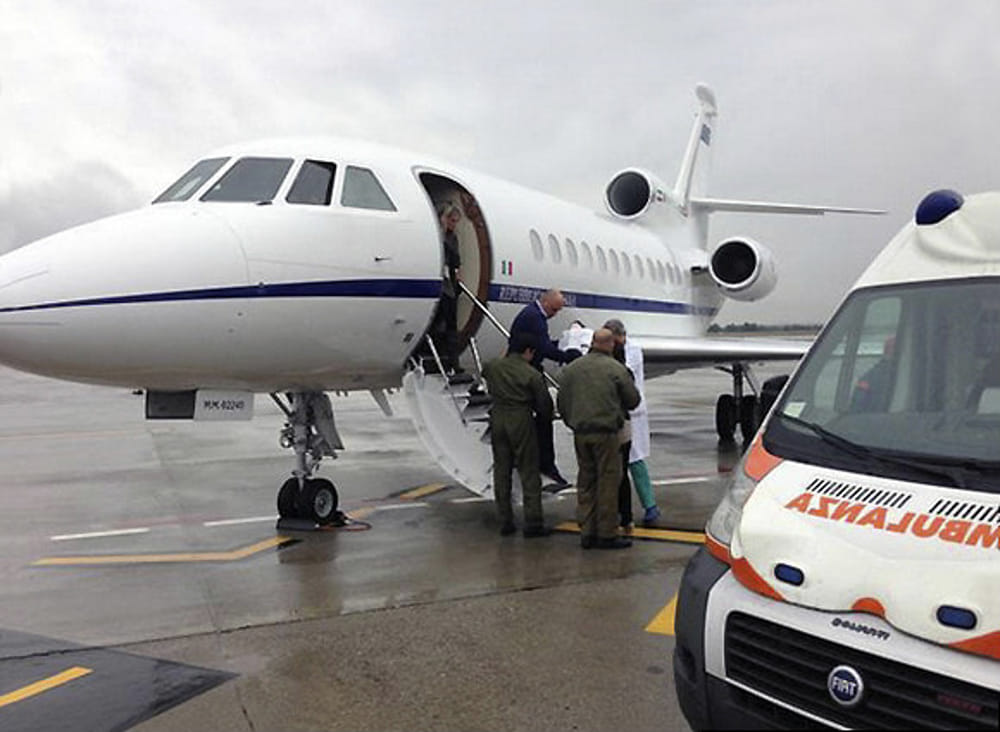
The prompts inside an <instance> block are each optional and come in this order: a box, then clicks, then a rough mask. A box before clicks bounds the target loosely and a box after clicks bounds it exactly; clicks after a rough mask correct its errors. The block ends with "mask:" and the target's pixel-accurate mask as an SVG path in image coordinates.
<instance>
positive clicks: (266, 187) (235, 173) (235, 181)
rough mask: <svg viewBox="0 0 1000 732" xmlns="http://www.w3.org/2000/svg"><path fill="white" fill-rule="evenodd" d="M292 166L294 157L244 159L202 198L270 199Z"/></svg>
mask: <svg viewBox="0 0 1000 732" xmlns="http://www.w3.org/2000/svg"><path fill="white" fill-rule="evenodd" d="M291 167H292V160H291V158H241V159H240V160H237V161H236V163H235V164H234V165H233V167H231V168H230V169H229V170H228V171H226V174H225V175H223V176H222V177H221V178H220V179H219V180H218V181H217V182H216V183H215V185H213V186H212V187H211V188H209V189H208V193H206V194H205V195H204V196H202V197H201V200H202V201H242V202H246V203H261V202H264V201H270V200H271V199H273V198H274V194H275V193H277V192H278V188H280V187H281V182H282V181H283V180H284V179H285V176H286V175H287V174H288V170H289V168H291Z"/></svg>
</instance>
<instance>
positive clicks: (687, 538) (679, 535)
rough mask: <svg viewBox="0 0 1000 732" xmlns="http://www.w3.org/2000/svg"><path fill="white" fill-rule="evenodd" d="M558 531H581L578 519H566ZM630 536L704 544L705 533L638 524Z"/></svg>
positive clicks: (558, 527)
mask: <svg viewBox="0 0 1000 732" xmlns="http://www.w3.org/2000/svg"><path fill="white" fill-rule="evenodd" d="M555 530H556V531H571V532H574V533H577V534H578V533H580V527H579V526H578V525H577V523H576V521H566V522H564V523H561V524H558V525H557V526H556V527H555ZM630 536H633V537H635V538H637V539H656V540H657V541H679V542H683V543H685V544H704V543H705V534H704V533H703V532H701V531H678V530H676V529H646V528H642V527H639V526H637V527H636V528H634V529H632V533H631V534H630Z"/></svg>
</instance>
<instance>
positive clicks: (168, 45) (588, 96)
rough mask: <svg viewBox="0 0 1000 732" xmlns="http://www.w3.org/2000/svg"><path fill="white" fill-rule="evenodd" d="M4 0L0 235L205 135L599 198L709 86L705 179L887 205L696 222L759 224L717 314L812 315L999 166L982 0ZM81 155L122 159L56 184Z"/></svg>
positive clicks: (684, 131)
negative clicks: (764, 290)
mask: <svg viewBox="0 0 1000 732" xmlns="http://www.w3.org/2000/svg"><path fill="white" fill-rule="evenodd" d="M0 13H2V17H4V24H3V26H2V27H0V111H2V114H0V176H3V177H4V179H5V180H6V181H7V183H6V186H9V188H7V189H6V190H8V192H7V193H5V194H4V195H3V200H4V201H17V204H16V205H15V206H11V205H10V204H6V207H5V210H4V214H5V221H4V223H3V224H0V226H2V227H3V229H2V231H3V241H2V242H0V244H4V243H5V244H8V245H17V244H23V243H24V241H25V240H24V239H23V237H28V236H34V235H35V234H36V232H38V231H43V230H46V229H47V227H46V226H45V225H42V224H44V223H46V222H48V223H49V224H55V223H57V222H63V221H76V220H80V219H82V218H85V217H87V218H93V217H95V216H96V215H100V213H105V212H107V210H108V209H107V207H108V206H110V205H114V204H115V202H121V203H123V204H125V203H129V202H133V201H144V200H148V199H149V198H151V197H153V196H154V195H155V194H156V193H157V192H158V191H159V190H160V189H162V188H163V187H165V186H166V185H167V184H168V183H169V182H170V181H171V180H173V179H174V178H175V177H176V176H177V175H178V174H179V173H180V172H182V171H183V170H184V169H186V168H187V167H188V166H189V165H190V164H191V163H192V162H193V161H194V160H195V159H197V158H198V157H200V156H202V155H203V154H204V153H206V152H207V151H209V150H211V149H213V148H215V147H218V146H221V145H225V144H228V143H230V142H233V141H238V140H246V139H252V138H257V137H268V136H274V135H291V134H334V135H341V136H348V137H361V138H367V139H372V140H375V141H379V142H385V143H389V144H393V145H397V146H401V147H406V148H410V149H415V150H420V151H426V152H427V153H429V154H431V155H434V156H435V157H441V158H445V159H451V160H454V161H455V162H456V163H458V164H460V165H463V166H468V167H474V168H480V169H482V170H484V171H485V172H489V173H492V174H495V175H498V176H500V177H504V178H509V179H511V180H514V181H516V182H519V183H523V184H526V185H528V186H531V187H534V188H538V189H542V190H545V191H547V192H551V193H554V194H556V195H560V196H563V197H567V198H569V199H571V200H575V201H577V202H580V203H583V204H585V205H587V206H590V207H593V208H600V207H601V206H602V202H601V195H602V191H603V189H604V186H605V184H606V183H607V181H608V180H609V179H610V176H611V175H612V174H614V173H615V172H616V171H617V170H619V169H621V168H623V167H626V166H632V165H638V166H640V167H644V168H648V169H650V170H653V171H655V172H656V173H658V174H659V175H660V176H661V177H662V178H663V179H664V180H666V181H668V182H670V181H672V180H673V178H674V176H675V175H676V170H677V167H678V165H679V163H680V159H681V157H682V155H683V148H684V144H685V141H686V138H687V135H688V131H689V127H690V123H691V114H692V111H693V108H694V103H693V98H692V89H693V87H694V84H695V83H696V82H699V81H707V82H709V83H710V84H711V85H712V86H713V87H714V88H715V91H716V93H717V96H718V98H719V103H720V120H719V126H718V130H717V135H716V136H715V138H714V139H715V148H716V149H715V152H714V161H713V175H712V183H711V192H712V193H714V194H717V195H720V196H731V197H740V198H758V199H769V200H789V201H800V202H805V203H832V204H842V205H859V206H876V207H885V208H888V209H889V210H890V211H891V215H890V216H887V217H883V218H882V219H864V220H860V219H847V218H843V217H832V216H830V217H825V218H822V219H815V218H808V219H792V218H791V217H767V216H755V217H749V216H735V215H729V216H720V217H718V218H717V219H715V220H714V221H713V224H712V229H711V233H712V237H713V239H719V238H722V237H723V236H725V235H727V233H741V234H747V235H751V236H754V237H755V238H758V239H759V240H761V241H763V242H764V243H765V244H768V245H770V246H771V247H772V248H773V249H774V251H775V253H776V255H777V256H778V260H779V270H780V273H781V278H780V280H779V284H778V287H777V289H776V290H775V292H774V294H773V295H772V296H771V297H769V298H767V299H765V300H764V301H762V302H760V303H754V304H751V305H746V306H744V305H736V304H730V305H727V306H726V309H725V310H724V311H723V319H724V320H725V319H726V318H727V317H732V318H734V319H747V318H746V317H744V316H745V315H746V314H748V313H753V314H756V315H758V316H759V317H760V318H761V319H767V320H776V319H780V318H783V317H785V315H786V314H787V313H788V312H798V313H806V314H808V317H810V318H813V319H821V318H823V317H825V316H826V315H827V314H828V313H829V311H830V310H831V309H832V307H834V306H835V304H836V302H837V301H838V299H839V297H840V294H841V292H840V289H841V288H842V287H847V286H848V285H849V283H850V282H851V281H852V280H853V279H854V278H855V277H856V276H857V274H858V273H859V272H860V271H861V269H863V268H864V266H865V265H866V263H867V262H868V261H869V260H870V259H871V257H872V256H873V255H874V253H875V252H876V251H877V250H878V249H879V248H880V247H881V246H882V244H883V243H884V242H885V241H887V239H888V237H889V236H890V235H891V234H892V233H893V232H894V231H895V230H896V229H898V228H899V226H901V225H902V223H903V222H904V221H905V220H906V217H908V216H909V213H910V212H911V211H912V209H913V207H914V206H915V204H916V202H917V201H918V200H919V198H920V197H921V196H922V195H923V194H924V193H926V192H927V191H928V190H930V189H932V188H936V187H941V186H943V185H948V186H954V187H956V188H959V189H960V190H965V191H970V192H971V191H975V190H982V189H985V188H989V187H993V186H995V185H996V184H995V182H994V180H995V175H994V171H995V170H996V169H997V168H998V165H1000V159H998V158H1000V153H998V152H997V151H996V150H995V147H996V146H994V145H992V144H991V140H992V137H993V131H992V126H993V124H994V120H996V119H997V118H998V117H1000V98H998V97H997V95H994V94H992V93H990V90H991V89H993V88H995V87H996V85H997V83H998V82H1000V78H998V77H1000V46H998V45H997V44H996V43H995V42H994V39H993V37H992V30H993V29H994V28H996V27H997V25H998V21H1000V6H998V5H996V4H995V3H994V2H992V0H970V1H969V2H967V3H963V4H962V5H960V6H956V5H954V4H953V3H951V2H944V0H914V2H911V3H909V4H907V5H906V6H905V7H904V6H900V5H897V4H891V3H875V4H872V3H870V2H862V1H861V0H845V2H841V3H828V2H820V1H818V0H816V1H812V0H770V1H769V2H767V3H734V2H725V1H723V0H714V1H712V0H709V1H708V2H702V3H697V4H691V3H688V4H680V3H667V4H665V3H662V2H653V1H649V2H629V3H618V4H609V3H607V2H603V1H601V0H581V2H578V3H574V4H573V5H572V6H569V5H566V4H562V3H537V2H528V1H527V0H515V1H514V2H509V3H486V2H482V3H476V2H473V3H470V4H465V5H456V4H454V3H450V2H443V1H441V0H432V1H430V2H421V3H400V2H396V1H393V2H390V1H389V0H369V1H366V2H360V1H350V0H345V1H344V2H339V3H327V2H320V0H303V2H299V3H296V4H295V6H294V10H291V9H289V8H286V7H284V6H279V5H275V4H273V3H265V2H258V1H253V2H247V1H243V2H236V1H235V0H228V1H225V2H213V3H201V2H197V1H196V0H178V1H177V2H173V3H169V4H164V3H145V4H136V3H130V2H124V1H122V0H93V1H92V2H89V3H87V4H86V6H85V7H84V6H78V7H74V6H71V5H68V4H66V3H62V2H58V0H35V1H34V2H32V3H30V4H29V3H19V2H14V1H13V0H0ZM94 161H101V163H102V164H103V165H105V166H107V168H108V170H110V171H115V175H118V176H121V178H122V179H124V180H123V181H122V180H119V181H117V182H111V179H114V176H111V179H109V180H108V181H105V182H104V183H102V185H103V186H104V188H102V189H101V190H100V191H93V190H88V189H86V187H84V188H80V187H78V184H79V182H80V181H79V179H78V173H77V171H79V170H81V167H80V166H87V165H91V164H93V163H94ZM60 187H61V188H60ZM0 190H3V189H0ZM35 195H45V196H48V197H49V198H48V200H46V201H43V202H40V203H37V204H32V202H31V200H32V196H35ZM60 207H62V208H63V211H60V210H59V209H60ZM89 207H93V208H89ZM39 208H44V209H46V214H45V215H44V216H39V215H38V213H37V209H39ZM85 212H86V213H89V214H91V215H90V216H86V215H85ZM817 271H821V272H824V273H827V274H828V275H829V279H828V282H829V283H830V286H829V287H827V288H824V289H823V290H822V291H820V292H817V289H816V288H815V287H813V286H810V284H809V283H811V282H812V281H813V279H812V278H813V276H814V273H815V272H817ZM751 317H754V316H751Z"/></svg>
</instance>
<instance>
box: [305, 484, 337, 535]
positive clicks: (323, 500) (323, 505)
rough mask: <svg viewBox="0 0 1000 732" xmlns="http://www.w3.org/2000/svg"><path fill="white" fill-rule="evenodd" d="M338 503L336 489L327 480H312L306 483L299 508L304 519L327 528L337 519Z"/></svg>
mask: <svg viewBox="0 0 1000 732" xmlns="http://www.w3.org/2000/svg"><path fill="white" fill-rule="evenodd" d="M338 503H339V497H338V495H337V489H336V488H335V487H334V485H333V483H331V482H330V481H329V480H327V479H326V478H312V479H310V480H307V481H306V487H305V490H304V491H302V502H301V506H300V510H301V512H302V516H303V517H304V518H307V519H311V520H312V521H315V522H316V523H317V524H319V525H320V526H328V525H329V524H332V523H333V522H334V521H335V520H336V518H337V504H338Z"/></svg>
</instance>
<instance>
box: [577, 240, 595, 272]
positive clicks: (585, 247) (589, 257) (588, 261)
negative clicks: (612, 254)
mask: <svg viewBox="0 0 1000 732" xmlns="http://www.w3.org/2000/svg"><path fill="white" fill-rule="evenodd" d="M580 254H581V255H583V256H582V258H583V263H584V265H585V266H587V267H593V266H594V255H593V254H591V253H590V245H589V244H588V243H587V242H585V241H581V242H580Z"/></svg>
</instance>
